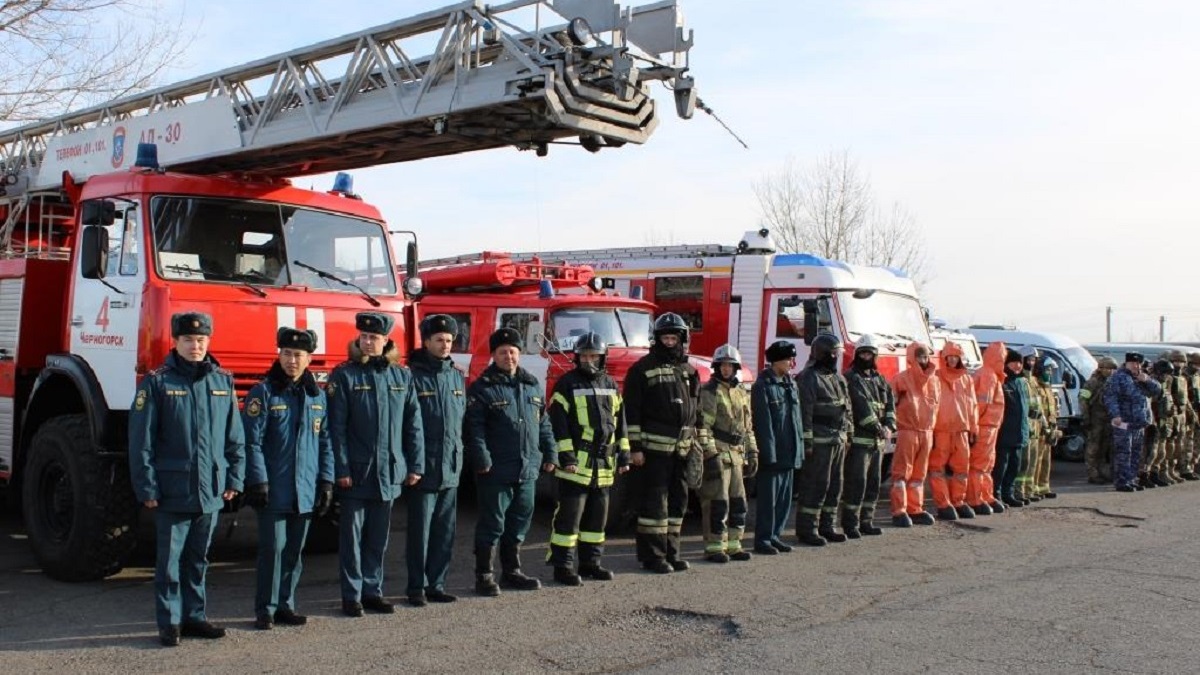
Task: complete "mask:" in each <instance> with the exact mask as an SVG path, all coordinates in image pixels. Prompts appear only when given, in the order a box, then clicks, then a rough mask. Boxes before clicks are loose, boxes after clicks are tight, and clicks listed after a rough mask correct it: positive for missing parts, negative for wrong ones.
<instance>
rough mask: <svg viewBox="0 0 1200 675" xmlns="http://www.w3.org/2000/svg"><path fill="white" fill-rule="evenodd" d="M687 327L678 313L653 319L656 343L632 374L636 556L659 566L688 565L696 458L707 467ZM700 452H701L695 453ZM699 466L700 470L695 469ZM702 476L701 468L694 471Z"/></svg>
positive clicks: (628, 404)
mask: <svg viewBox="0 0 1200 675" xmlns="http://www.w3.org/2000/svg"><path fill="white" fill-rule="evenodd" d="M687 342H688V327H687V324H686V323H684V321H683V319H682V318H681V317H680V316H679V315H678V314H674V313H670V312H668V313H666V314H663V315H662V316H660V317H658V319H656V320H655V322H654V344H653V345H652V346H651V347H650V353H649V354H647V355H646V356H643V357H642V358H641V359H639V360H638V362H637V363H635V364H633V367H632V368H630V369H629V373H628V374H627V375H626V376H625V419H626V421H627V422H628V424H629V442H630V445H631V446H632V450H633V452H632V453H631V454H630V463H632V464H633V466H634V471H633V473H631V474H630V476H632V477H634V478H635V480H634V481H633V482H634V489H635V492H634V495H635V497H634V499H635V500H636V501H635V503H636V504H637V515H638V519H637V556H638V560H639V561H640V562H641V563H642V566H643V567H645V568H646V569H648V570H651V571H653V572H657V573H659V574H666V573H668V572H671V571H672V570H674V571H676V572H682V571H683V570H686V569H687V568H688V564H687V561H685V560H681V559H680V558H679V531H680V529H681V528H682V526H683V514H684V510H685V508H686V507H687V490H688V478H689V477H692V476H691V474H692V473H693V472H692V471H690V470H687V469H688V466H689V459H690V460H692V461H693V462H694V463H695V464H699V465H700V466H699V467H698V468H700V469H701V472H702V471H703V468H702V463H701V462H696V461H695V460H699V459H700V455H699V451H700V450H699V446H698V444H697V443H696V439H695V427H696V413H697V407H698V406H697V404H698V400H699V398H700V378H699V376H698V375H697V374H696V369H695V368H692V367H691V366H690V365H688V360H687ZM692 453H696V454H695V456H694V457H689V456H690V455H691V454H692ZM696 473H699V472H696ZM694 478H696V479H699V478H700V475H696V476H694Z"/></svg>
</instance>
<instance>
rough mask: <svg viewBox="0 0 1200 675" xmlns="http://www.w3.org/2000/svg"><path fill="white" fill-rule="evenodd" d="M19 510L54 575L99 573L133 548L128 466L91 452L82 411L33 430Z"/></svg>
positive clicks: (87, 577)
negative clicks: (80, 413) (35, 431)
mask: <svg viewBox="0 0 1200 675" xmlns="http://www.w3.org/2000/svg"><path fill="white" fill-rule="evenodd" d="M22 510H23V511H24V515H25V528H26V530H27V531H28V534H29V541H30V544H32V546H33V553H34V555H35V556H36V557H37V561H38V564H39V565H41V567H42V569H43V570H45V572H46V574H48V575H50V576H51V577H54V578H55V579H59V580H61V581H93V580H96V579H102V578H104V577H107V576H109V575H111V574H115V573H116V572H118V571H120V569H121V567H122V566H123V565H124V563H125V560H126V559H127V558H128V556H129V555H130V554H131V553H132V552H133V548H134V544H135V543H136V539H137V535H136V532H135V529H134V526H135V524H136V521H137V503H136V502H135V501H134V497H133V489H132V487H131V486H130V479H129V469H128V467H127V466H126V465H125V463H124V462H120V461H117V460H114V459H107V458H103V457H101V456H100V455H99V453H97V448H96V445H95V443H94V442H93V441H92V432H91V427H90V425H89V424H88V420H87V418H86V417H85V416H83V415H66V416H63V417H55V418H52V419H50V420H48V421H46V423H45V424H43V425H42V426H41V428H39V429H38V431H37V433H36V434H35V435H34V437H33V443H32V444H31V445H30V448H29V458H28V460H27V461H26V464H25V475H24V478H23V480H22Z"/></svg>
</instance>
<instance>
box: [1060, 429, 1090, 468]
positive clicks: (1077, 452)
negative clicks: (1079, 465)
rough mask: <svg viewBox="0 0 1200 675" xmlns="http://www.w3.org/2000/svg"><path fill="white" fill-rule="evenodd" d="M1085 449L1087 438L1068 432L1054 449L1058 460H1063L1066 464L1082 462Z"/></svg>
mask: <svg viewBox="0 0 1200 675" xmlns="http://www.w3.org/2000/svg"><path fill="white" fill-rule="evenodd" d="M1086 449H1087V438H1086V437H1084V435H1083V434H1080V433H1077V432H1068V434H1067V435H1066V436H1064V437H1063V439H1062V440H1061V441H1059V442H1058V446H1057V447H1055V450H1056V451H1057V453H1058V457H1059V459H1065V460H1066V461H1068V462H1082V461H1083V459H1084V451H1085V450H1086Z"/></svg>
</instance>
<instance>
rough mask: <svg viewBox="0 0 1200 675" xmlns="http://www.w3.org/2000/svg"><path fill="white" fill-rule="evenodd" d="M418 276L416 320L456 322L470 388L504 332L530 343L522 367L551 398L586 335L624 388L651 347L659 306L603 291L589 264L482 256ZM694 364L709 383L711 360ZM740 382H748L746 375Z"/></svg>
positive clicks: (436, 265)
mask: <svg viewBox="0 0 1200 675" xmlns="http://www.w3.org/2000/svg"><path fill="white" fill-rule="evenodd" d="M419 275H420V279H421V282H422V284H423V287H424V289H423V291H422V293H423V295H422V296H421V299H420V302H419V303H418V307H417V320H418V321H419V320H420V318H421V317H424V316H428V315H430V314H449V315H450V316H452V317H454V319H455V320H456V321H457V322H458V326H459V336H458V338H457V339H456V341H455V343H454V347H453V351H452V356H451V357H452V358H453V359H454V361H455V362H456V363H457V364H458V365H459V366H461V367H462V368H463V369H464V370H465V371H466V372H467V378H468V381H470V380H474V378H476V377H478V376H479V374H480V373H482V372H483V370H484V369H485V368H486V367H487V365H488V363H489V362H490V361H491V352H490V349H489V346H488V337H489V336H490V335H491V334H492V332H493V331H495V330H497V329H500V328H513V329H515V330H516V331H517V332H518V333H520V334H521V335H523V336H524V337H525V350H524V355H523V356H522V357H521V366H522V367H523V368H525V369H526V370H528V371H529V372H531V373H532V374H534V375H535V376H537V377H538V378H539V379H541V380H542V381H543V382H545V384H546V389H547V392H550V391H552V390H553V388H554V384H555V383H556V382H557V381H558V378H559V377H561V376H562V375H563V374H564V373H566V372H568V371H570V370H571V369H572V368H574V367H575V366H574V351H573V350H574V346H575V341H576V340H577V339H578V337H579V336H580V335H583V334H584V333H587V332H596V333H599V334H600V335H601V336H602V337H603V338H604V340H605V342H607V343H608V359H607V362H608V373H609V374H610V375H612V376H613V378H614V379H615V380H616V381H617V384H618V385H621V386H623V385H624V382H625V373H626V372H627V371H628V370H629V368H630V367H631V366H632V365H633V364H634V363H635V362H636V361H637V360H638V359H640V358H641V357H643V356H645V355H646V353H647V351H648V350H649V348H650V340H651V332H652V324H653V320H654V316H655V309H656V308H655V306H654V305H653V304H652V303H649V302H646V301H644V300H640V299H637V298H631V297H627V296H623V295H620V294H617V293H615V292H613V291H612V290H606V289H605V288H604V286H605V285H609V286H611V285H612V283H611V282H610V281H609V280H604V279H601V278H600V277H597V276H596V274H595V272H594V271H593V270H592V268H591V267H590V266H587V265H571V264H565V263H554V264H551V263H547V262H545V261H543V260H541V259H540V258H538V257H536V256H534V257H532V258H530V259H528V260H525V259H520V260H517V259H514V257H513V256H510V255H509V254H506V253H494V252H485V253H482V254H479V255H469V256H461V257H455V258H445V259H441V260H433V261H426V262H423V263H422V264H421V265H420V266H419ZM691 363H692V365H693V366H694V367H695V368H696V370H697V371H699V373H700V376H701V378H702V379H703V380H707V379H708V376H709V374H710V373H711V362H710V360H709V359H706V358H702V357H695V356H693V357H692V358H691ZM743 376H744V377H745V378H746V379H747V380H749V372H748V371H746V372H744V373H743Z"/></svg>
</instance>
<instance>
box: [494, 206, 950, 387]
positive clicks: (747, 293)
mask: <svg viewBox="0 0 1200 675" xmlns="http://www.w3.org/2000/svg"><path fill="white" fill-rule="evenodd" d="M515 255H517V256H520V257H527V256H532V255H537V256H540V257H541V259H542V260H548V261H555V262H563V263H572V264H579V265H590V266H592V267H593V268H594V269H595V270H596V273H597V274H602V275H604V276H605V277H611V278H613V279H614V280H615V282H616V283H615V287H616V289H617V290H619V291H620V292H622V293H625V294H629V293H635V294H640V296H641V297H643V298H645V299H646V300H647V301H649V302H652V303H654V305H655V306H657V307H658V309H659V311H671V312H676V313H678V314H680V315H682V316H683V317H684V318H685V319H686V320H687V321H688V323H689V324H690V325H691V327H692V331H693V337H692V344H691V350H692V352H693V353H695V354H702V355H711V354H712V353H713V351H714V350H716V348H717V347H719V346H720V345H722V344H724V343H726V342H728V343H731V344H733V345H734V346H736V347H737V348H738V349H739V350H740V351H741V353H742V358H744V359H745V360H746V365H748V366H750V367H751V368H762V367H763V362H762V358H763V357H762V354H763V352H764V351H765V350H766V347H767V345H769V344H771V343H772V342H774V341H776V340H788V341H791V342H794V343H795V344H796V347H797V351H798V353H799V358H798V359H797V361H798V364H799V365H800V366H803V364H804V361H805V360H806V358H807V354H808V346H807V344H806V342H805V338H806V336H808V337H809V339H811V336H813V335H815V333H816V331H817V330H827V331H831V332H833V333H835V334H837V335H838V336H839V337H840V338H841V339H842V342H843V343H844V344H846V345H850V344H853V343H854V342H855V341H856V340H858V338H859V337H860V336H861V335H862V334H864V333H872V334H875V335H876V336H878V337H880V338H881V339H882V341H883V342H884V343H885V347H884V348H883V349H882V350H880V355H879V366H880V372H882V373H883V374H884V375H886V376H887V377H889V378H890V377H891V376H892V375H894V374H895V373H897V372H899V370H900V369H902V368H904V359H905V349H906V348H907V346H908V344H909V343H910V342H912V341H913V340H919V341H921V342H923V343H925V344H932V343H931V340H930V337H929V330H928V327H927V325H926V318H925V313H924V311H923V309H922V307H921V304H920V301H919V300H918V298H917V292H916V287H915V286H914V285H913V282H912V280H910V279H909V278H908V277H907V276H906V275H905V274H904V273H903V272H901V271H899V270H894V269H889V268H883V267H866V266H862V265H853V264H850V263H844V262H841V261H837V260H828V259H825V258H821V257H819V256H815V255H811V254H807V253H791V254H782V253H777V252H776V248H775V244H774V242H773V241H772V239H771V237H770V233H769V232H768V231H767V230H765V229H764V230H758V231H752V232H747V233H746V235H745V236H744V237H743V238H742V240H741V242H739V244H738V245H737V246H723V245H679V246H644V247H634V248H610V249H591V250H579V251H546V252H540V253H536V254H535V253H519V254H515ZM846 358H848V359H849V358H853V350H852V349H847V350H846ZM847 365H848V362H847Z"/></svg>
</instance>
